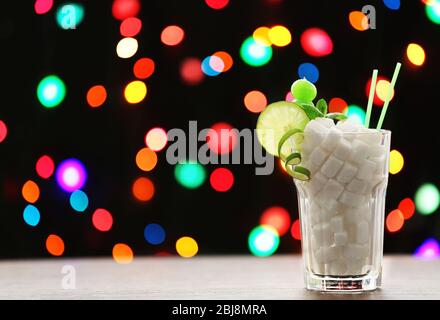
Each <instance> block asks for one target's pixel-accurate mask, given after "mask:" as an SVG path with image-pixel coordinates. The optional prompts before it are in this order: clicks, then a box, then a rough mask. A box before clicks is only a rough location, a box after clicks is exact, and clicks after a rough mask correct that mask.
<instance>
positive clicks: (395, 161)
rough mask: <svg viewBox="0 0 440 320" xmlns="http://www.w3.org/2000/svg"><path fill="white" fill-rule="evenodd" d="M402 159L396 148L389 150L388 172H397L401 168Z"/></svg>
mask: <svg viewBox="0 0 440 320" xmlns="http://www.w3.org/2000/svg"><path fill="white" fill-rule="evenodd" d="M403 164H404V160H403V156H402V154H401V153H400V152H399V151H397V150H392V151H391V152H390V173H391V174H397V173H399V172H400V171H401V170H402V168H403Z"/></svg>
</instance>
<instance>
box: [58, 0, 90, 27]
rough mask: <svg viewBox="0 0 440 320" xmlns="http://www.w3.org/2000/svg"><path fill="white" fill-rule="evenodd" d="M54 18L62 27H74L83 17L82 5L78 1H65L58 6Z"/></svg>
mask: <svg viewBox="0 0 440 320" xmlns="http://www.w3.org/2000/svg"><path fill="white" fill-rule="evenodd" d="M56 19H57V23H58V25H59V26H60V27H61V28H62V29H64V30H68V29H76V27H77V26H78V25H79V24H80V23H81V22H82V20H83V19H84V7H83V6H82V5H80V4H78V3H65V4H63V5H62V6H60V7H59V8H58V10H57V13H56Z"/></svg>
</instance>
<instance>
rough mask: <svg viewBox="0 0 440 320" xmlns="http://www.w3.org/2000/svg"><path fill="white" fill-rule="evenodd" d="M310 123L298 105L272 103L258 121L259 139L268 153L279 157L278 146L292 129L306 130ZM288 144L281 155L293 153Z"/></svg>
mask: <svg viewBox="0 0 440 320" xmlns="http://www.w3.org/2000/svg"><path fill="white" fill-rule="evenodd" d="M309 121H310V119H309V118H308V117H307V115H306V113H305V112H304V110H303V109H302V108H301V107H300V106H298V105H297V104H296V103H293V102H288V101H278V102H274V103H271V104H270V105H268V106H267V107H266V109H264V111H263V112H262V113H261V114H260V116H259V117H258V121H257V137H258V141H260V143H261V145H262V146H263V147H264V148H265V149H266V151H267V152H269V153H270V154H272V155H274V156H278V144H279V142H280V141H281V139H282V138H283V136H284V135H285V134H286V132H288V131H289V130H292V129H299V130H304V127H305V126H306V124H307V123H308V122H309ZM290 149H291V148H290V146H289V144H288V143H284V145H283V147H282V150H281V153H282V154H289V153H291V150H290Z"/></svg>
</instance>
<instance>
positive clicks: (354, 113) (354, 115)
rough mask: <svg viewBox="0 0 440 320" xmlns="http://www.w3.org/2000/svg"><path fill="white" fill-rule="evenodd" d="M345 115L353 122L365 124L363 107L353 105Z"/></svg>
mask: <svg viewBox="0 0 440 320" xmlns="http://www.w3.org/2000/svg"><path fill="white" fill-rule="evenodd" d="M344 113H345V114H346V115H347V116H348V117H349V118H350V119H352V120H354V121H356V122H357V123H359V124H362V125H363V124H364V123H365V110H364V109H362V108H361V107H359V106H357V105H355V104H351V105H349V106H348V107H347V108H346V109H345V110H344Z"/></svg>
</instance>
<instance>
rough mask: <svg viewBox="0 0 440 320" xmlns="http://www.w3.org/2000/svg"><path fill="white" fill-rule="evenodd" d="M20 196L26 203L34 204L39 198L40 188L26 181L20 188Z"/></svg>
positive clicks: (32, 182) (30, 181)
mask: <svg viewBox="0 0 440 320" xmlns="http://www.w3.org/2000/svg"><path fill="white" fill-rule="evenodd" d="M21 194H22V195H23V198H24V200H26V201H27V202H29V203H35V202H37V201H38V199H39V198H40V188H39V187H38V185H37V184H36V183H35V182H34V181H32V180H28V181H26V182H25V184H24V185H23V187H22V188H21Z"/></svg>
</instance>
